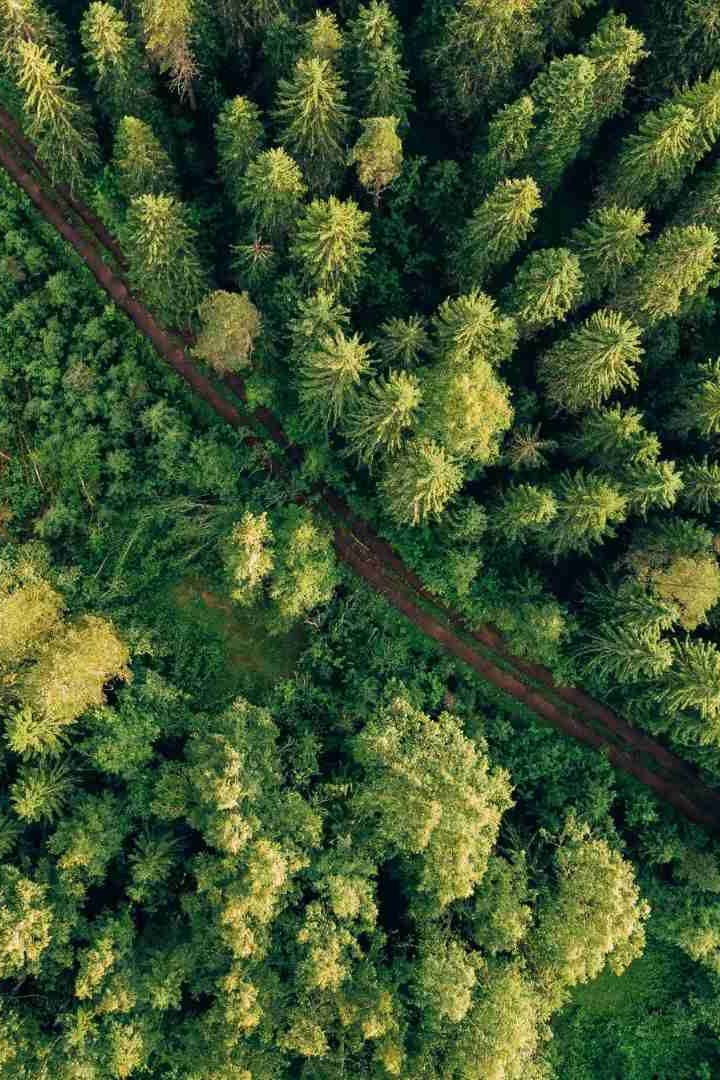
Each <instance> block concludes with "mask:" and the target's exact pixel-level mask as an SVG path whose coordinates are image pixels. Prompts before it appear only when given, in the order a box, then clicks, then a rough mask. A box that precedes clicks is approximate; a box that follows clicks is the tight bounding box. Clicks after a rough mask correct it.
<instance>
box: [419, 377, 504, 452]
mask: <svg viewBox="0 0 720 1080" xmlns="http://www.w3.org/2000/svg"><path fill="white" fill-rule="evenodd" d="M422 375H423V378H422V382H421V386H422V394H423V412H422V425H421V430H422V433H423V434H424V435H427V436H429V437H430V438H431V439H433V440H434V441H435V442H436V443H438V444H439V445H440V446H444V447H445V449H446V450H447V452H448V454H449V455H450V456H451V457H452V458H456V459H465V460H468V461H472V462H475V463H477V464H486V463H488V462H490V461H493V460H496V459H497V457H498V452H499V449H498V448H499V442H500V438H501V436H502V435H503V433H504V432H505V431H507V429H508V428H509V427H510V425H511V423H512V419H513V410H512V406H511V405H510V393H509V390H508V387H507V386H506V385H505V384H504V383H503V382H501V381H500V379H498V377H497V375H496V374H495V371H494V370H493V368H492V367H491V365H490V364H488V363H487V361H486V360H483V359H481V358H480V357H476V358H474V359H471V360H468V361H466V362H465V363H463V364H458V363H455V362H453V361H448V360H446V361H442V362H440V363H438V364H436V365H435V366H434V367H432V368H428V369H426V370H425V371H423V373H422Z"/></svg>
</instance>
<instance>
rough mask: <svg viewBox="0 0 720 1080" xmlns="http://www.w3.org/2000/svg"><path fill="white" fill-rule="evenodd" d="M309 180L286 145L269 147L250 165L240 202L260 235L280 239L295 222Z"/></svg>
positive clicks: (242, 183)
mask: <svg viewBox="0 0 720 1080" xmlns="http://www.w3.org/2000/svg"><path fill="white" fill-rule="evenodd" d="M305 190H306V189H305V183H304V181H303V178H302V174H301V172H300V169H299V168H298V166H297V164H296V163H295V162H294V161H293V159H292V158H291V157H290V155H289V154H286V153H285V151H284V150H282V149H275V150H266V151H265V152H264V153H262V154H259V155H258V156H257V157H256V158H255V159H254V160H253V161H251V162H250V164H249V165H248V167H247V170H246V172H245V175H244V177H243V178H242V180H241V181H240V183H239V185H238V193H239V199H238V201H237V205H238V207H239V209H241V210H243V211H244V212H245V213H246V214H247V215H248V217H249V219H250V221H251V224H252V228H253V229H254V231H255V233H256V234H258V235H260V236H267V237H269V238H270V240H273V241H278V240H280V239H282V237H283V236H285V235H286V234H287V232H288V231H289V229H290V227H291V226H292V225H293V224H294V222H295V220H296V218H297V216H298V214H299V211H300V204H301V202H302V199H303V196H304V195H305Z"/></svg>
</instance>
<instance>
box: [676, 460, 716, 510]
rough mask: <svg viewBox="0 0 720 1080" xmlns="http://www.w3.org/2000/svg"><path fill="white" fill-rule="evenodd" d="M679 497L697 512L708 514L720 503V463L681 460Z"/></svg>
mask: <svg viewBox="0 0 720 1080" xmlns="http://www.w3.org/2000/svg"><path fill="white" fill-rule="evenodd" d="M682 480H683V487H682V492H681V498H682V499H683V501H684V502H686V503H687V504H688V505H689V506H690V507H691V508H692V509H693V510H695V511H697V512H698V513H699V514H709V513H710V511H711V509H712V508H713V507H714V506H716V505H717V504H718V503H720V465H718V464H717V463H716V462H714V461H713V462H711V461H708V459H707V458H704V459H703V460H702V461H693V460H689V461H686V460H683V463H682Z"/></svg>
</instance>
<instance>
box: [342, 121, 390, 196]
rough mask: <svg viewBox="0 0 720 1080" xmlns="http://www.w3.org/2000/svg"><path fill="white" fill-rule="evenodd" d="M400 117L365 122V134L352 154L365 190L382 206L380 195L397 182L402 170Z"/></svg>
mask: <svg viewBox="0 0 720 1080" xmlns="http://www.w3.org/2000/svg"><path fill="white" fill-rule="evenodd" d="M397 125H398V121H397V117H395V116H374V117H371V118H370V119H369V120H363V121H362V126H363V130H362V134H361V135H360V138H359V139H358V141H357V142H356V143H355V146H354V147H353V149H352V152H351V154H350V161H351V162H352V163H353V164H355V165H356V167H357V173H358V179H359V181H360V183H361V184H362V186H363V187H364V188H366V190H367V191H369V192H371V194H372V195H373V196H374V197H375V205H376V206H378V205H379V203H380V195H381V194H382V192H383V191H384V190H385V188H387V187H389V185H390V184H392V182H393V180H396V179H397V177H398V176H399V175H400V170H401V168H402V142H401V141H400V137H399V136H398V133H397Z"/></svg>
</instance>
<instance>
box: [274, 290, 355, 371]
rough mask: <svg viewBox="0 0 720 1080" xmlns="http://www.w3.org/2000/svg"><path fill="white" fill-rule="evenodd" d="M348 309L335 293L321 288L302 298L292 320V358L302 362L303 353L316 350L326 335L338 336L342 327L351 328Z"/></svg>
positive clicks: (342, 329) (296, 361) (343, 330)
mask: <svg viewBox="0 0 720 1080" xmlns="http://www.w3.org/2000/svg"><path fill="white" fill-rule="evenodd" d="M349 314H350V313H349V311H348V309H347V308H346V307H345V306H344V305H343V304H341V303H340V302H339V301H338V299H337V297H336V296H335V294H334V293H331V292H328V291H327V290H325V289H318V290H317V291H316V292H315V293H313V294H312V295H311V296H308V297H304V298H303V299H301V300H300V301H299V302H298V306H297V312H296V315H295V317H294V318H293V319H291V320H290V324H289V328H290V333H291V338H292V349H291V359H292V361H293V362H294V363H300V361H302V359H303V357H304V356H305V355H306V354H307V353H308V352H312V351H313V350H314V349H315V348H316V347H317V346H318V345H319V344H320V343H321V342H322V341H323V339H324V338H326V337H328V336H330V337H336V336H337V335H338V334H339V333H340V332H341V331H342V332H343V333H345V332H346V331H348V330H349V329H350V319H349Z"/></svg>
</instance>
